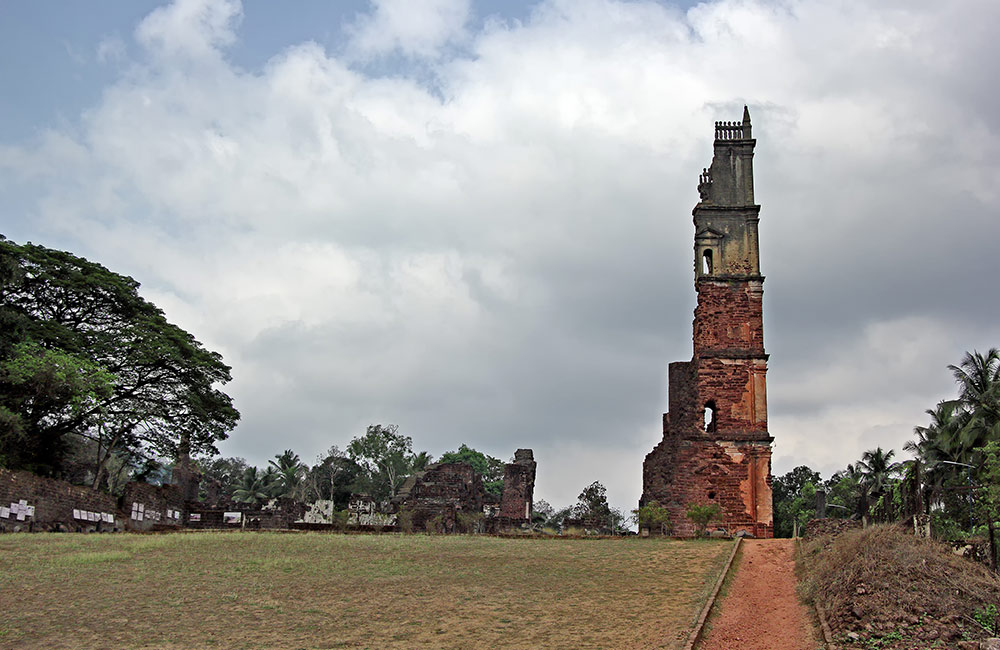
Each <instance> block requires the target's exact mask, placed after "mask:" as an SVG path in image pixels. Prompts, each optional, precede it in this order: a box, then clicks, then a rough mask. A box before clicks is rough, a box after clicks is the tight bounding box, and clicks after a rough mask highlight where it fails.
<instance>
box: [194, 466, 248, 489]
mask: <svg viewBox="0 0 1000 650" xmlns="http://www.w3.org/2000/svg"><path fill="white" fill-rule="evenodd" d="M248 467H249V464H248V463H247V461H246V459H245V458H240V457H238V456H233V457H230V458H223V457H221V456H220V457H218V458H213V459H202V460H199V462H198V468H199V469H200V470H201V473H202V488H203V489H206V491H207V488H208V486H209V484H210V483H215V484H216V485H217V486H218V490H219V494H220V495H221V496H224V497H232V496H233V492H234V491H235V490H236V488H238V487H240V484H241V483H242V481H243V474H244V472H246V470H247V468H248Z"/></svg>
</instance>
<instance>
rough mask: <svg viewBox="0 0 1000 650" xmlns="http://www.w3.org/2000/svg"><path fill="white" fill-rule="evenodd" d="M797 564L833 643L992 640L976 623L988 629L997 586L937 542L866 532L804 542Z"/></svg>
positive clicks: (926, 644)
mask: <svg viewBox="0 0 1000 650" xmlns="http://www.w3.org/2000/svg"><path fill="white" fill-rule="evenodd" d="M800 560H802V562H800V567H801V568H803V571H802V588H803V591H804V595H805V596H807V597H808V598H810V599H811V600H814V601H818V602H819V603H820V605H821V607H822V608H823V610H824V612H825V613H826V615H827V617H828V621H829V623H830V627H831V628H832V630H833V633H834V636H835V637H837V638H838V639H839V640H841V641H845V640H847V639H848V637H847V635H848V633H854V634H856V635H857V638H856V639H855V640H854V643H855V644H856V645H859V646H861V647H867V648H886V649H887V648H894V649H895V648H899V649H903V648H906V649H909V648H954V647H956V645H957V644H958V642H960V641H963V640H972V639H982V638H985V637H988V636H992V633H989V632H987V630H986V629H984V628H983V625H982V624H981V622H980V621H977V618H978V619H981V620H983V621H984V622H987V623H988V622H989V621H987V620H986V619H988V618H991V617H990V616H989V615H988V611H989V608H990V606H992V607H993V608H994V611H996V608H997V607H998V606H1000V580H998V578H997V576H996V575H994V574H992V573H990V571H989V570H988V569H986V568H985V567H984V566H982V565H980V564H977V563H975V562H972V561H970V560H966V559H964V558H960V557H957V556H955V555H954V554H952V553H951V552H950V551H949V550H948V548H947V547H946V546H944V545H943V544H940V543H938V542H935V541H932V540H927V539H917V538H915V537H914V536H913V535H912V534H908V533H906V532H903V531H902V530H900V529H899V528H896V527H893V526H873V527H871V528H868V529H866V530H852V531H849V532H846V533H844V534H842V535H840V536H839V537H836V538H835V539H833V541H832V542H831V541H830V540H829V539H827V538H819V539H817V540H815V541H812V542H809V543H807V544H805V545H804V546H803V549H802V554H801V557H800ZM996 623H997V624H1000V620H997V621H996Z"/></svg>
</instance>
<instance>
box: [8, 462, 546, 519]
mask: <svg viewBox="0 0 1000 650" xmlns="http://www.w3.org/2000/svg"><path fill="white" fill-rule="evenodd" d="M514 456H515V459H514V462H513V463H509V464H508V465H507V466H506V468H505V473H504V493H503V497H502V500H501V498H500V497H497V496H494V495H492V494H489V493H487V492H486V491H485V489H484V487H483V480H482V477H481V476H480V475H479V474H477V473H476V472H475V470H474V469H473V468H472V466H471V465H469V464H467V463H449V464H434V465H430V466H429V467H428V468H427V469H426V470H425V471H423V472H417V473H416V474H414V475H412V476H410V477H409V478H408V479H407V480H406V482H405V483H404V484H403V487H402V488H401V490H400V492H399V494H397V495H396V497H395V498H393V500H392V502H391V503H389V502H386V503H383V504H376V503H375V502H374V501H372V500H371V499H370V498H368V497H366V496H365V495H355V497H354V498H353V499H352V500H351V503H350V505H349V511H348V512H347V513H340V512H338V511H337V510H336V504H335V503H334V502H333V501H318V502H315V503H313V504H311V505H310V504H306V503H303V502H300V501H296V500H294V499H289V498H276V499H270V500H269V501H267V502H266V503H263V504H258V503H237V502H234V501H233V500H232V499H229V498H219V496H218V495H217V494H216V495H215V496H210V498H209V499H207V500H203V501H198V500H194V499H190V498H187V497H186V495H192V494H193V495H197V494H198V483H199V480H200V475H199V473H198V472H195V471H182V472H175V473H174V479H175V480H177V479H178V478H179V479H180V481H179V484H172V485H162V486H157V485H150V484H148V483H139V482H132V483H129V484H127V485H126V486H125V490H124V493H123V495H122V496H121V497H119V498H117V499H116V498H115V497H113V496H111V495H108V494H105V493H103V492H98V491H97V490H93V489H91V488H88V487H84V486H78V485H72V484H70V483H67V482H66V481H61V480H56V479H49V478H44V477H41V476H37V475H35V474H31V473H30V472H13V471H9V470H6V469H2V468H0V532H21V531H24V532H29V531H76V532H112V531H123V530H133V531H149V530H172V529H180V528H196V529H219V528H221V529H234V528H239V529H255V530H261V529H290V528H300V529H324V530H325V529H337V530H343V529H345V528H351V529H354V530H374V531H383V530H406V531H407V532H409V531H425V530H427V531H433V532H447V533H451V532H502V531H503V530H507V529H509V528H513V527H517V526H524V525H527V524H528V523H529V518H530V514H531V503H532V497H533V492H534V485H535V461H534V458H533V455H532V452H531V450H530V449H518V450H517V452H516V453H515V455H514ZM211 492H212V490H209V493H210V494H211ZM504 508H506V510H505V512H507V513H508V514H506V515H504V514H503V511H504ZM404 522H405V524H406V525H405V526H404V525H403V523H404Z"/></svg>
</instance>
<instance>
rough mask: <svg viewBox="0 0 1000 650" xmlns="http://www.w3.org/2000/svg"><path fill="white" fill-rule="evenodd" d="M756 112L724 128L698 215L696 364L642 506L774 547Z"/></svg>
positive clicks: (680, 390) (682, 377)
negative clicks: (691, 512) (701, 508)
mask: <svg viewBox="0 0 1000 650" xmlns="http://www.w3.org/2000/svg"><path fill="white" fill-rule="evenodd" d="M756 142H757V141H756V140H754V139H753V137H752V134H751V126H750V112H749V110H747V108H746V107H744V108H743V121H742V122H716V123H715V146H714V149H715V151H714V155H713V157H712V165H711V167H709V168H708V169H705V170H704V171H703V172H702V174H701V176H700V178H699V183H698V193H699V195H700V196H701V200H700V201H699V202H698V204H697V205H696V206H695V208H694V212H693V214H694V231H695V233H694V257H695V259H694V267H695V274H694V275H695V279H694V286H695V290H696V291H697V293H698V305H697V307H696V308H695V310H694V356H693V357H692V359H691V361H678V362H675V363H671V364H670V366H669V371H668V379H669V391H668V392H669V397H668V408H669V412H668V413H664V415H663V440H662V442H660V444H658V445H657V446H656V447H654V448H653V451H651V452H649V454H648V455H647V456H646V460H645V461H644V462H643V466H642V485H643V494H642V499H641V500H640V504H645V503H648V502H650V501H657V502H659V504H660V505H662V506H664V507H665V508H667V509H668V510H669V511H670V515H671V517H670V520H671V522H672V524H673V527H674V534H677V535H690V534H693V533H694V530H695V529H694V525H693V524H692V523H691V522H690V521H689V520H688V519H687V517H686V512H687V508H688V506H689V505H690V504H699V505H705V504H711V503H715V504H718V505H719V506H720V508H721V509H722V518H721V525H722V526H723V527H725V528H726V529H727V530H729V532H730V533H733V534H735V533H738V532H740V531H746V532H747V533H750V534H752V535H754V536H756V537H772V536H773V535H774V527H773V522H772V516H771V441H772V440H773V438H771V436H770V434H769V433H768V432H767V391H766V381H765V374H766V372H767V354H766V353H765V352H764V323H763V311H762V298H763V295H764V290H763V285H764V276H762V275H761V274H760V256H759V248H758V242H757V223H758V221H759V214H760V206H759V205H757V204H755V203H754V194H753V149H754V145H755V144H756Z"/></svg>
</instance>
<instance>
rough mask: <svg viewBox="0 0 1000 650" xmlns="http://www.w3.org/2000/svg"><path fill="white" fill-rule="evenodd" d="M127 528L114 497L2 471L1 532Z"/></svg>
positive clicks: (33, 476)
mask: <svg viewBox="0 0 1000 650" xmlns="http://www.w3.org/2000/svg"><path fill="white" fill-rule="evenodd" d="M109 519H110V521H108V520H109ZM125 526H126V520H125V518H123V517H122V516H121V514H120V513H119V512H118V503H117V501H116V500H115V498H114V497H113V496H111V495H110V494H104V493H103V492H98V491H96V490H91V489H90V488H88V487H81V486H77V485H70V484H69V483H67V482H66V481H59V480H56V479H51V478H45V477H43V476H36V475H35V474H32V473H31V472H15V471H10V470H7V469H2V468H0V532H18V531H25V532H27V531H35V532H42V531H67V532H97V531H101V532H107V531H114V530H123V529H124V528H125Z"/></svg>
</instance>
